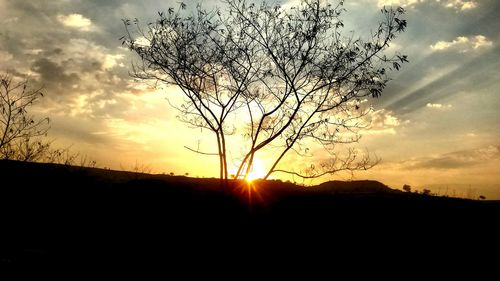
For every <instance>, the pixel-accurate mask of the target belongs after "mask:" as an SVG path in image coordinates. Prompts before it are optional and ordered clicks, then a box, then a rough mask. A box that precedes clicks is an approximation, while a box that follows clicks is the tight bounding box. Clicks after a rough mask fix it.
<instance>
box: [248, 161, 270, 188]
mask: <svg viewBox="0 0 500 281" xmlns="http://www.w3.org/2000/svg"><path fill="white" fill-rule="evenodd" d="M265 175H266V172H265V169H264V166H263V165H262V162H261V161H260V160H259V159H254V161H253V164H252V167H251V168H250V172H249V173H248V175H247V176H246V181H247V182H249V183H250V182H252V181H254V180H256V179H261V178H264V176H265Z"/></svg>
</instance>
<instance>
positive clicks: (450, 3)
mask: <svg viewBox="0 0 500 281" xmlns="http://www.w3.org/2000/svg"><path fill="white" fill-rule="evenodd" d="M425 2H435V3H438V4H440V5H442V6H443V7H446V8H451V9H455V10H461V11H465V10H470V9H474V8H476V7H477V2H476V1H464V0H433V1H432V0H431V1H426V0H378V2H377V5H378V6H379V7H383V6H402V7H413V6H416V5H419V4H424V3H425Z"/></svg>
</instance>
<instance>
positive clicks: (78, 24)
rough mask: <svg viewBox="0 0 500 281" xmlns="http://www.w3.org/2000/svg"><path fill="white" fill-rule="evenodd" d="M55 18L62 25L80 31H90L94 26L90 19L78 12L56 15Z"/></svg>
mask: <svg viewBox="0 0 500 281" xmlns="http://www.w3.org/2000/svg"><path fill="white" fill-rule="evenodd" d="M57 20H58V21H59V22H60V23H62V24H63V25H64V26H67V27H71V28H75V29H78V30H81V31H92V30H94V29H95V28H94V26H93V25H92V21H91V20H90V19H88V18H86V17H84V16H82V15H80V14H69V15H67V16H65V15H58V16H57Z"/></svg>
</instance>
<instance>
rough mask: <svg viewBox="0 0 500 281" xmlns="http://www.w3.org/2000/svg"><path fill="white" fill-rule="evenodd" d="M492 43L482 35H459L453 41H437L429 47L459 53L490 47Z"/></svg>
mask: <svg viewBox="0 0 500 281" xmlns="http://www.w3.org/2000/svg"><path fill="white" fill-rule="evenodd" d="M492 45H493V43H492V42H491V41H490V40H489V39H488V38H486V37H485V36H483V35H476V36H470V37H465V36H459V37H457V38H455V39H454V40H453V41H438V42H436V43H435V44H434V45H431V46H430V47H431V49H432V50H434V51H445V50H454V51H458V52H460V53H466V52H470V51H474V50H478V49H482V48H485V47H491V46H492Z"/></svg>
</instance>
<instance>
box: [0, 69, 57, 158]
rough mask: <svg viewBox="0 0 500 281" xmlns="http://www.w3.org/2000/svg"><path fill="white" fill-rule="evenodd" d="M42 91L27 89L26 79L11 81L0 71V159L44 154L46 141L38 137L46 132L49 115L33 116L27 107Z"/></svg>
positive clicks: (47, 147) (41, 155) (37, 156)
mask: <svg viewBox="0 0 500 281" xmlns="http://www.w3.org/2000/svg"><path fill="white" fill-rule="evenodd" d="M42 96H43V94H42V92H41V89H30V88H29V87H28V81H26V80H25V81H21V82H13V80H12V77H11V76H10V75H7V74H2V75H0V159H16V160H22V161H36V160H38V159H39V158H41V157H43V156H45V155H46V153H47V152H48V150H49V147H50V142H45V141H42V140H40V139H39V138H38V137H40V136H44V135H46V134H47V131H48V129H49V118H43V119H40V120H36V119H35V118H34V117H33V116H31V115H29V113H28V108H29V107H30V106H31V105H33V104H34V103H35V102H36V101H37V100H38V99H39V98H40V97H42Z"/></svg>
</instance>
